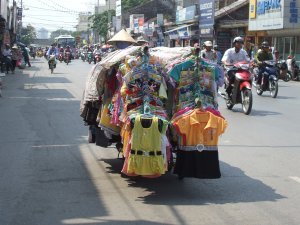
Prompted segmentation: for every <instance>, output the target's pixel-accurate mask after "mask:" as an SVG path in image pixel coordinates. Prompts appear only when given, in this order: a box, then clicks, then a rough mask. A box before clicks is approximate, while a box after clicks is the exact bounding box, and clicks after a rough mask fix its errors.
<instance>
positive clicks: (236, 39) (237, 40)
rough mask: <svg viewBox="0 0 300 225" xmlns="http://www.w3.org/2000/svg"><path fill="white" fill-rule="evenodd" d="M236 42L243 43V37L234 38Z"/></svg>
mask: <svg viewBox="0 0 300 225" xmlns="http://www.w3.org/2000/svg"><path fill="white" fill-rule="evenodd" d="M236 42H240V43H242V44H243V43H244V39H243V38H242V37H236V38H234V39H233V44H234V43H236Z"/></svg>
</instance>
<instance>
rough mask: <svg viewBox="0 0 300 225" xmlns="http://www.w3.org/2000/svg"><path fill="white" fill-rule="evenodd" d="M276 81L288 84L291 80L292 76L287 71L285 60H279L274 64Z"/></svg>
mask: <svg viewBox="0 0 300 225" xmlns="http://www.w3.org/2000/svg"><path fill="white" fill-rule="evenodd" d="M276 68H277V75H278V79H281V80H283V81H285V82H288V81H290V80H291V79H292V74H291V72H290V71H289V70H288V66H287V63H286V61H285V60H280V61H278V62H277V63H276Z"/></svg>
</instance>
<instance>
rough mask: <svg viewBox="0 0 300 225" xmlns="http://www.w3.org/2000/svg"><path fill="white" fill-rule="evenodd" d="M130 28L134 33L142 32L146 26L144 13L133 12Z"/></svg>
mask: <svg viewBox="0 0 300 225" xmlns="http://www.w3.org/2000/svg"><path fill="white" fill-rule="evenodd" d="M129 21H130V24H129V25H130V29H131V30H133V32H134V33H136V34H137V33H142V32H143V28H144V14H132V15H130V17H129Z"/></svg>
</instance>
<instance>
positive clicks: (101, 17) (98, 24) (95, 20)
mask: <svg viewBox="0 0 300 225" xmlns="http://www.w3.org/2000/svg"><path fill="white" fill-rule="evenodd" d="M115 15H116V12H115V10H109V11H105V12H103V13H101V14H96V15H93V16H92V17H91V19H92V27H91V28H93V29H95V30H96V31H97V32H98V33H99V35H100V36H101V37H104V38H105V39H106V37H107V33H108V28H109V27H108V18H109V17H110V21H111V19H112V16H115Z"/></svg>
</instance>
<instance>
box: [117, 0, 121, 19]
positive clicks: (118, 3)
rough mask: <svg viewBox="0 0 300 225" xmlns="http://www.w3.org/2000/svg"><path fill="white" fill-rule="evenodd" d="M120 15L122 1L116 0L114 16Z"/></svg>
mask: <svg viewBox="0 0 300 225" xmlns="http://www.w3.org/2000/svg"><path fill="white" fill-rule="evenodd" d="M121 15H122V3H121V0H116V16H121Z"/></svg>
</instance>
